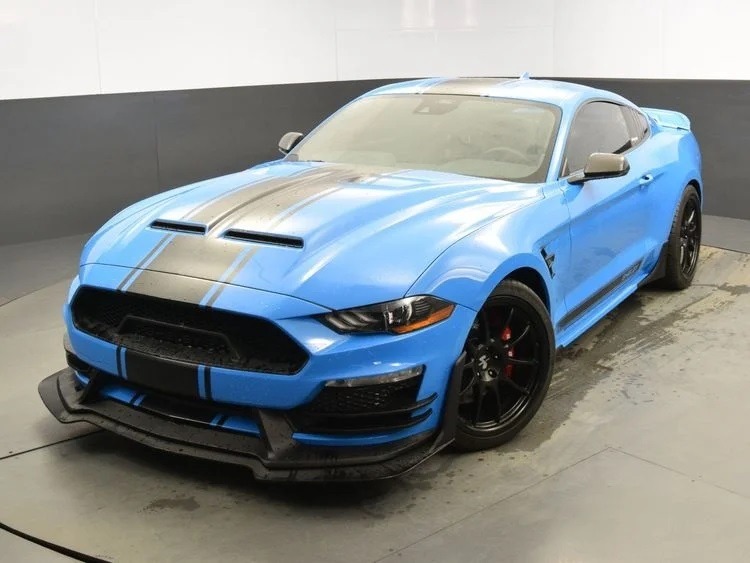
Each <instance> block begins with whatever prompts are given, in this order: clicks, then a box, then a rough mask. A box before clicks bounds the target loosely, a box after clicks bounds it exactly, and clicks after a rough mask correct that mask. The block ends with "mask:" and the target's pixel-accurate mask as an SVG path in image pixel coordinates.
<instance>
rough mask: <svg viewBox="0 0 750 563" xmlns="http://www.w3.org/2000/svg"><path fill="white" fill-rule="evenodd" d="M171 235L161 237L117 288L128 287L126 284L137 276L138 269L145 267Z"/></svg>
mask: <svg viewBox="0 0 750 563" xmlns="http://www.w3.org/2000/svg"><path fill="white" fill-rule="evenodd" d="M170 236H171V235H169V234H166V235H164V236H163V237H161V238H160V239H159V242H157V243H156V244H155V245H154V247H153V248H152V249H151V250H150V251H149V252H148V254H146V256H144V257H143V259H141V261H140V262H138V264H136V265H135V267H134V268H133V269H132V270H130V271H129V272H128V275H127V276H125V279H123V280H122V281H121V282H120V285H118V286H117V289H118V290H122V288H124V287H126V286H127V285H128V282H129V281H130V280H131V279H133V276H136V275H138V271H139V270H140V269H141V268H143V265H144V264H146V263H147V262H148V261H149V260H150V259H151V257H152V256H153V255H154V254H156V252H157V250H159V248H160V247H161V245H162V244H164V241H165V240H167V238H168V237H170Z"/></svg>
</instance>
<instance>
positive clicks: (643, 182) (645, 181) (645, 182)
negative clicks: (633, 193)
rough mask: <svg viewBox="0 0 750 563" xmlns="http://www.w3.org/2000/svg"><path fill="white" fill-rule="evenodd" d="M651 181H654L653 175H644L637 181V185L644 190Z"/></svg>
mask: <svg viewBox="0 0 750 563" xmlns="http://www.w3.org/2000/svg"><path fill="white" fill-rule="evenodd" d="M653 181H654V175H653V174H645V175H643V176H641V179H640V180H638V184H639V185H640V186H641V187H642V188H645V187H646V186H648V185H649V184H650V183H651V182H653Z"/></svg>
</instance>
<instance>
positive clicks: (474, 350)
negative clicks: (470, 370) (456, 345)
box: [464, 340, 479, 366]
mask: <svg viewBox="0 0 750 563" xmlns="http://www.w3.org/2000/svg"><path fill="white" fill-rule="evenodd" d="M466 348H467V349H468V350H469V352H471V358H472V359H471V362H466V363H465V364H464V365H467V366H468V365H471V364H473V363H474V359H475V358H476V357H477V353H478V352H479V349H478V348H477V345H476V344H474V343H473V342H472V341H471V340H467V341H466Z"/></svg>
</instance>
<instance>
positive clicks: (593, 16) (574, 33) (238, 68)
mask: <svg viewBox="0 0 750 563" xmlns="http://www.w3.org/2000/svg"><path fill="white" fill-rule="evenodd" d="M749 16H750V4H748V3H746V2H743V1H741V0H681V1H680V0H622V1H620V2H608V1H602V0H0V99H8V98H30V97H47V96H62V95H72V94H98V93H113V92H134V91H149V90H175V89H186V88H207V87H223V86H239V85H250V84H273V83H290V82H313V81H328V80H349V79H358V78H399V77H412V76H431V75H465V76H466V75H495V76H498V75H499V76H503V75H511V76H512V75H515V74H518V73H520V72H522V71H524V70H528V71H530V72H531V73H532V75H537V76H542V75H546V76H555V75H556V76H581V77H625V78H630V77H634V78H662V77H664V78H726V79H750V56H748V55H750V37H749V36H748V34H747V33H746V31H745V26H746V22H747V21H748V17H749Z"/></svg>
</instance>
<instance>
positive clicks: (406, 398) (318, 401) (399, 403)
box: [305, 377, 421, 414]
mask: <svg viewBox="0 0 750 563" xmlns="http://www.w3.org/2000/svg"><path fill="white" fill-rule="evenodd" d="M420 381H421V378H419V377H414V378H411V379H407V380H405V381H397V382H395V383H383V384H380V385H367V386H362V387H324V388H323V390H322V391H321V392H320V394H318V396H317V397H316V398H315V400H314V401H313V402H312V403H309V404H308V405H307V407H306V409H305V410H306V411H307V412H310V413H317V414H360V413H365V412H384V411H392V410H396V409H403V408H408V407H409V406H410V405H412V404H413V403H414V402H415V401H416V399H417V392H418V391H419V383H420Z"/></svg>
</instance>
